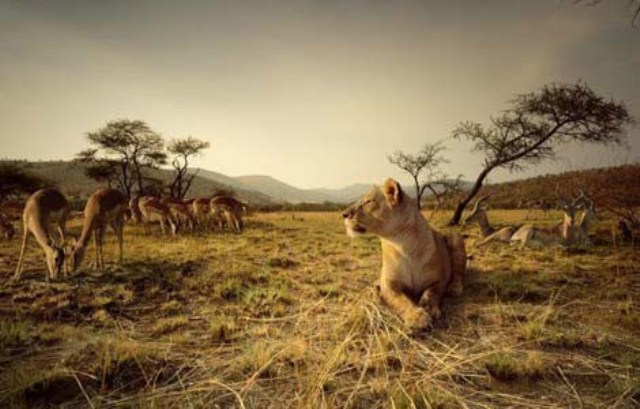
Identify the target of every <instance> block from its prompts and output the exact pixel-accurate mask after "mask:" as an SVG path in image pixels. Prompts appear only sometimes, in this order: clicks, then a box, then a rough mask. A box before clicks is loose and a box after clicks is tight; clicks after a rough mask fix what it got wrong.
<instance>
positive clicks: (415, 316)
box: [405, 308, 431, 330]
mask: <svg viewBox="0 0 640 409" xmlns="http://www.w3.org/2000/svg"><path fill="white" fill-rule="evenodd" d="M405 323H406V324H407V327H409V328H410V329H412V330H422V329H427V328H429V327H430V326H431V316H430V315H429V313H427V312H426V311H425V310H424V309H422V308H416V309H415V310H413V311H411V312H410V313H408V314H407V316H406V317H405Z"/></svg>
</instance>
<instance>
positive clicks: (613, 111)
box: [449, 82, 632, 225]
mask: <svg viewBox="0 0 640 409" xmlns="http://www.w3.org/2000/svg"><path fill="white" fill-rule="evenodd" d="M631 123H632V119H631V116H630V115H629V113H628V111H627V108H626V107H625V105H624V104H623V103H620V102H615V101H613V100H605V99H604V98H603V97H601V96H599V95H597V94H596V93H595V92H593V91H592V90H591V88H589V87H588V86H587V85H586V84H585V83H582V82H578V83H577V84H573V85H563V84H552V85H547V86H544V87H543V88H542V89H541V90H539V91H537V92H532V93H528V94H522V95H519V96H517V97H516V98H515V99H514V100H513V101H512V106H511V108H509V109H507V110H506V111H504V112H503V113H502V114H501V115H500V116H497V117H494V118H491V124H490V125H489V126H486V127H485V126H482V125H481V124H479V123H474V122H464V123H461V124H460V125H458V127H457V128H456V129H455V130H454V131H453V137H454V138H457V139H466V140H468V141H470V142H472V143H473V144H474V146H473V150H474V151H476V152H479V153H481V154H483V155H484V157H485V159H484V163H483V168H482V171H481V172H480V174H479V175H478V176H477V178H476V181H475V183H474V185H473V187H472V188H471V190H469V192H468V193H467V195H466V196H464V197H463V199H462V200H460V201H459V202H458V205H457V207H456V209H455V212H454V214H453V216H452V218H451V220H450V221H449V224H450V225H457V224H458V223H459V222H460V219H461V217H462V212H463V211H464V209H465V208H466V206H467V205H468V204H469V202H471V200H473V198H474V197H475V196H476V194H477V193H478V191H479V190H480V188H481V187H482V185H483V183H484V181H485V179H486V178H487V176H489V174H490V173H491V172H492V171H493V170H494V169H498V168H504V169H508V170H510V171H517V170H521V169H523V167H525V166H526V165H528V164H533V163H538V162H540V161H543V160H545V159H554V158H555V148H556V147H557V146H558V145H559V144H561V143H564V142H570V141H575V142H582V143H584V142H588V143H597V144H601V145H610V144H618V143H621V142H622V141H623V138H624V130H625V129H624V128H625V126H626V125H629V124H631Z"/></svg>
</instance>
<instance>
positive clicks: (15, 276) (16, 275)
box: [13, 223, 29, 281]
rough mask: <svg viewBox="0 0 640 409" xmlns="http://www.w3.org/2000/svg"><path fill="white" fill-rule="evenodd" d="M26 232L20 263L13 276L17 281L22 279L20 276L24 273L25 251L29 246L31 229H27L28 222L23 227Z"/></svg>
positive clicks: (23, 238) (23, 237)
mask: <svg viewBox="0 0 640 409" xmlns="http://www.w3.org/2000/svg"><path fill="white" fill-rule="evenodd" d="M23 230H24V232H23V235H22V248H21V249H20V257H19V258H18V265H17V267H16V273H15V275H14V276H13V279H14V280H15V281H18V280H20V276H21V275H22V267H23V263H24V252H25V250H26V248H27V242H28V241H29V230H28V229H27V226H26V223H25V226H24V228H23Z"/></svg>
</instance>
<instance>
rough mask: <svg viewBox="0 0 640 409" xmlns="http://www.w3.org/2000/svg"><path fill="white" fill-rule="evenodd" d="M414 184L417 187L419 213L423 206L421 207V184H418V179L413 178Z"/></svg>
mask: <svg viewBox="0 0 640 409" xmlns="http://www.w3.org/2000/svg"><path fill="white" fill-rule="evenodd" d="M413 182H414V183H415V185H416V204H417V205H418V211H420V210H422V206H421V205H420V196H422V194H421V192H420V182H418V178H417V177H415V176H414V177H413Z"/></svg>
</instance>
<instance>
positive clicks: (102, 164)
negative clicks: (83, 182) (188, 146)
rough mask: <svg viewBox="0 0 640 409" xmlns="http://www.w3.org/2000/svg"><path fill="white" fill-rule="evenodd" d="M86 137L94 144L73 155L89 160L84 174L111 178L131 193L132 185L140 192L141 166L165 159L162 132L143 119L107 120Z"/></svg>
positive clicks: (145, 166) (157, 162)
mask: <svg viewBox="0 0 640 409" xmlns="http://www.w3.org/2000/svg"><path fill="white" fill-rule="evenodd" d="M87 139H88V140H89V143H90V144H91V145H93V146H94V148H90V149H86V150H84V151H82V152H80V153H78V154H77V155H76V157H77V159H78V160H80V161H83V162H86V163H89V167H88V169H87V176H89V177H92V178H94V179H96V178H97V179H96V180H100V181H104V180H108V181H111V180H115V182H116V183H117V184H118V186H119V188H120V189H121V190H122V191H123V192H124V193H125V194H126V195H127V196H131V194H132V192H133V189H134V187H135V186H136V185H137V189H138V191H139V192H140V194H144V190H145V185H144V171H143V170H144V169H145V168H157V167H158V166H160V165H163V164H165V163H166V160H167V155H166V153H165V152H164V141H163V139H162V136H160V135H159V134H158V133H156V132H154V131H153V130H152V129H151V128H150V127H149V125H147V124H146V123H145V122H143V121H138V120H135V121H130V120H128V119H121V120H117V121H110V122H107V125H106V126H105V127H103V128H100V129H98V130H97V131H95V132H88V133H87Z"/></svg>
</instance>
